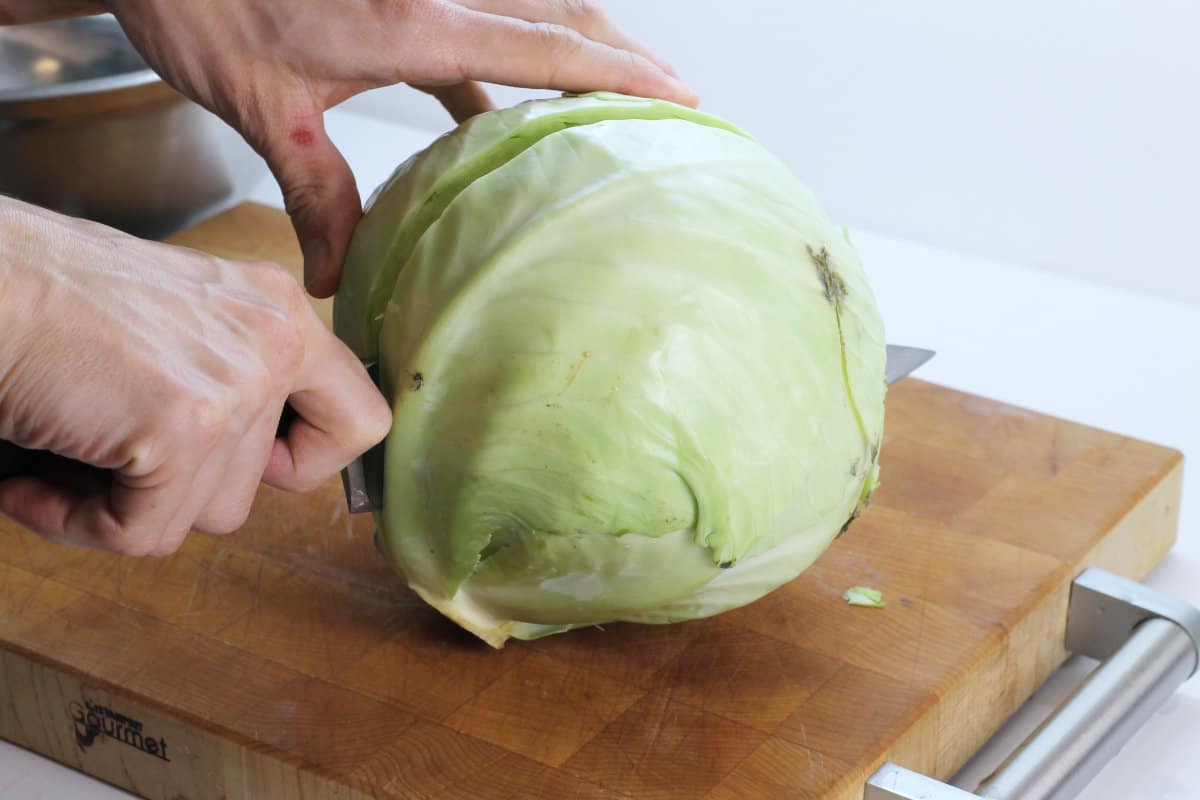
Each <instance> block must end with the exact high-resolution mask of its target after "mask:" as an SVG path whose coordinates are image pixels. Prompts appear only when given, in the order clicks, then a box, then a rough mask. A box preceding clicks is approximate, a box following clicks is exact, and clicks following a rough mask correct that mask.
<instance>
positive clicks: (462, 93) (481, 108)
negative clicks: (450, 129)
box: [413, 81, 496, 123]
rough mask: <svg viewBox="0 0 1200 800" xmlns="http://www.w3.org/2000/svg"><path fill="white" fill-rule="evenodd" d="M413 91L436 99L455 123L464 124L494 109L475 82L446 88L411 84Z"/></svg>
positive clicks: (465, 82)
mask: <svg viewBox="0 0 1200 800" xmlns="http://www.w3.org/2000/svg"><path fill="white" fill-rule="evenodd" d="M413 88H414V89H420V90H421V91H422V92H425V93H426V94H431V95H433V96H434V97H436V98H437V99H438V102H440V103H441V104H442V107H443V108H445V109H446V110H447V111H448V112H450V116H451V117H452V118H453V119H454V121H455V122H459V123H462V122H466V121H467V120H469V119H470V118H471V117H473V116H475V115H476V114H483V113H485V112H488V111H491V110H492V109H494V108H495V107H496V105H495V104H494V103H493V102H492V98H490V97H488V93H487V92H486V91H484V89H483V87H482V86H480V85H479V84H478V83H477V82H475V81H463V82H462V83H452V84H450V85H448V86H421V85H417V84H413Z"/></svg>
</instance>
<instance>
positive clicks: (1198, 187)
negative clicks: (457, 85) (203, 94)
mask: <svg viewBox="0 0 1200 800" xmlns="http://www.w3.org/2000/svg"><path fill="white" fill-rule="evenodd" d="M601 2H602V5H603V7H604V8H606V9H608V11H609V12H610V14H611V16H613V17H614V18H615V19H616V20H618V21H619V22H620V23H621V24H622V25H623V26H624V27H625V28H626V29H627V30H628V31H630V32H631V33H633V34H634V35H636V36H638V37H639V38H640V39H642V40H643V41H645V42H646V43H648V44H649V45H650V46H652V47H653V48H654V49H655V50H656V51H657V52H659V53H660V54H661V55H662V56H663V57H665V58H666V59H667V60H669V61H671V62H672V63H673V64H674V65H675V67H676V68H677V69H678V70H679V71H680V73H682V75H683V77H684V78H685V79H686V80H687V81H688V82H689V83H690V84H691V85H692V86H693V87H694V88H695V89H696V90H697V91H699V93H700V95H701V102H702V107H703V108H705V109H706V110H709V111H712V112H714V113H716V114H719V115H721V116H725V117H727V118H729V119H730V120H731V121H733V122H735V123H736V124H739V125H741V126H742V127H743V128H745V129H746V130H748V131H749V132H751V133H753V134H755V135H756V136H757V137H758V138H760V139H761V140H762V141H763V142H764V143H765V144H766V145H767V146H769V147H770V148H771V149H772V150H774V151H775V152H776V153H777V154H778V155H780V156H781V157H783V158H784V160H785V161H787V162H788V164H789V165H790V166H791V167H792V169H794V170H795V171H796V172H797V174H799V175H800V176H801V178H802V179H803V180H804V181H805V182H806V183H808V184H809V185H810V186H811V187H812V188H813V189H814V191H815V192H816V193H817V196H818V197H820V198H821V199H822V201H823V202H824V203H825V205H826V208H827V210H828V211H829V212H830V213H831V214H832V215H833V216H834V217H836V218H837V219H839V220H842V221H844V222H846V223H848V224H850V225H851V226H854V227H861V228H867V229H870V230H874V231H879V232H881V233H888V234H892V235H896V236H900V237H903V238H906V239H912V240H916V241H922V242H929V243H933V244H936V245H939V246H941V247H944V248H949V249H952V250H959V251H963V252H967V253H975V254H979V255H983V256H988V257H991V258H997V259H1001V260H1005V261H1014V262H1017V263H1022V264H1028V265H1031V266H1037V267H1040V268H1045V269H1050V270H1055V271H1058V272H1062V273H1066V274H1073V275H1078V276H1082V277H1086V278H1091V279H1096V280H1101V281H1105V282H1108V283H1111V284H1114V285H1118V286H1127V287H1133V288H1137V289H1139V290H1142V291H1149V292H1155V293H1158V294H1159V295H1161V296H1165V297H1172V298H1177V299H1183V300H1187V301H1190V302H1192V303H1197V304H1200V255H1197V244H1196V238H1197V233H1198V232H1200V3H1197V2H1195V0H1145V2H1134V1H1133V0H1053V1H1052V2H1044V1H1038V2H1035V1H1034V0H1007V1H1006V2H998V1H997V0H985V1H983V2H978V1H977V2H962V0H908V1H907V2H883V1H882V0H876V1H875V2H868V1H867V0H840V1H839V2H825V3H814V2H811V1H809V2H793V1H792V0H727V1H726V2H712V0H699V1H697V0H607V2H605V1H604V0H601ZM499 96H500V98H501V99H503V100H504V101H506V102H507V101H511V100H512V99H514V98H516V97H518V96H520V95H519V94H518V93H515V92H504V93H501V94H500V95H499ZM351 107H352V108H356V109H358V110H367V111H369V112H370V113H372V114H377V115H380V116H381V117H383V118H390V119H395V120H400V121H407V122H415V123H417V124H419V125H424V126H427V127H429V128H430V129H431V130H442V129H444V128H446V127H447V125H448V123H447V121H446V119H445V115H444V114H442V113H441V111H440V109H438V108H437V107H436V103H435V102H434V101H433V100H431V99H428V98H425V97H418V96H417V95H416V93H415V92H412V91H411V90H408V89H404V88H401V89H392V90H385V91H379V92H373V93H371V94H369V95H366V96H364V97H362V98H360V99H358V100H355V101H352V102H351Z"/></svg>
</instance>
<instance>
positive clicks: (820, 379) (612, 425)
mask: <svg viewBox="0 0 1200 800" xmlns="http://www.w3.org/2000/svg"><path fill="white" fill-rule="evenodd" d="M334 318H335V330H336V332H337V334H338V335H339V336H340V337H341V338H342V340H343V341H345V342H346V343H347V344H348V345H349V346H350V347H351V349H353V350H354V351H355V353H356V354H357V355H358V356H359V357H360V358H361V359H363V360H364V361H368V362H376V363H377V364H378V369H379V381H380V388H381V390H382V391H383V393H384V395H385V396H386V397H387V398H388V399H389V400H390V402H391V404H392V406H393V408H394V423H393V427H392V430H391V433H390V435H389V436H388V438H387V440H386V443H385V456H384V459H383V461H384V467H383V476H382V485H383V487H384V490H383V508H382V510H381V511H380V512H378V514H377V522H378V525H379V536H378V541H379V543H380V548H381V550H382V551H383V553H384V555H385V557H386V558H387V559H388V561H389V562H390V564H391V565H392V566H393V567H394V569H395V570H396V571H397V572H398V573H400V574H401V575H402V576H403V577H404V578H405V579H406V580H407V581H408V583H409V585H410V586H411V587H412V588H413V589H414V590H415V591H416V592H417V593H418V594H419V595H420V596H421V597H422V598H424V600H425V601H427V602H428V603H429V604H431V605H432V606H433V607H435V608H436V609H437V610H438V611H440V612H441V613H443V614H444V615H446V616H447V617H449V618H450V619H452V620H454V621H455V622H456V623H458V624H459V625H461V626H462V627H463V628H466V629H467V630H469V631H471V632H473V633H474V634H476V635H478V636H479V637H480V638H482V639H483V640H485V641H486V642H488V643H490V644H491V645H493V646H495V647H499V646H501V645H502V644H503V643H504V641H505V640H506V639H508V638H509V637H517V638H520V639H532V638H537V637H541V636H546V635H548V634H553V633H558V632H561V631H566V630H568V629H571V628H575V627H579V626H587V625H597V624H601V623H605V622H610V621H617V620H625V621H632V622H640V623H671V622H676V621H680V620H688V619H695V618H699V617H705V616H710V615H713V614H717V613H720V612H722V611H725V610H728V609H731V608H735V607H738V606H742V605H745V604H747V603H750V602H752V601H754V600H756V599H757V598H759V597H761V596H763V595H764V594H766V593H767V592H770V591H772V590H773V589H775V588H777V587H778V586H780V585H781V584H783V583H785V582H788V581H790V580H792V579H793V578H795V577H796V576H797V575H799V574H800V573H801V572H802V571H804V570H805V569H806V568H807V567H808V566H809V565H810V564H812V562H813V561H814V560H815V559H816V558H817V557H818V556H819V555H820V554H821V553H822V552H823V551H824V550H825V549H826V548H827V547H828V546H829V544H830V543H831V542H832V541H833V539H834V538H835V537H836V536H837V535H838V534H839V533H840V532H841V531H842V530H843V529H844V527H845V526H846V525H847V524H848V522H849V521H850V520H851V519H853V518H854V517H855V516H856V515H857V514H858V513H859V510H860V509H861V507H862V506H863V504H865V502H866V501H867V500H869V498H870V495H871V493H872V492H873V490H874V489H875V487H876V486H877V484H878V459H879V449H880V444H881V440H882V433H883V419H884V400H885V394H886V384H885V379H884V367H885V359H886V348H885V343H884V336H883V324H882V321H881V319H880V314H879V311H878V308H877V306H876V302H875V299H874V297H873V294H872V291H871V288H870V286H869V285H868V283H867V280H866V277H865V275H864V273H863V270H862V267H861V265H860V261H859V257H858V255H857V253H856V251H855V249H854V247H853V246H852V244H851V243H850V241H849V239H848V237H847V235H846V234H845V232H844V230H842V229H839V228H838V227H836V226H835V225H834V224H832V223H831V222H830V220H829V219H828V218H827V217H826V216H825V214H824V213H823V212H822V210H821V209H820V207H819V206H818V204H817V202H816V200H815V199H814V197H813V196H812V194H811V193H810V192H809V191H808V190H807V189H806V188H805V187H804V186H803V185H801V183H800V182H798V181H797V179H796V178H795V177H794V176H793V174H792V173H791V172H790V171H789V170H788V168H787V167H786V166H784V165H783V164H782V163H781V162H780V161H779V160H777V159H776V158H775V157H773V156H772V155H771V154H770V153H769V152H768V151H767V150H766V149H765V148H764V147H763V146H762V145H760V144H759V143H757V142H756V141H755V140H754V139H753V138H751V137H750V136H749V135H747V134H746V133H745V132H743V131H741V130H739V129H738V128H736V127H734V126H733V125H731V124H729V123H728V122H725V121H723V120H721V119H718V118H716V117H713V116H710V115H708V114H704V113H700V112H697V111H694V110H691V109H688V108H684V107H681V106H677V105H673V104H670V103H665V102H660V101H656V100H647V99H641V98H634V97H626V96H623V95H614V94H608V93H598V94H589V95H581V96H573V95H568V96H563V97H561V98H554V99H550V100H536V101H530V102H527V103H524V104H521V105H518V106H515V107H513V108H508V109H504V110H500V111H494V112H491V113H487V114H483V115H481V116H478V117H475V118H473V119H471V120H470V121H468V122H466V123H465V124H463V125H462V126H460V127H459V128H458V129H456V130H454V131H452V132H450V133H448V134H446V135H445V136H443V137H441V138H440V139H438V140H437V141H435V142H434V143H433V144H432V145H431V146H430V147H428V148H427V149H426V150H424V151H422V152H420V153H418V154H417V155H415V156H413V157H412V158H410V159H408V160H407V161H406V162H405V163H403V164H402V165H401V166H400V167H399V168H398V169H397V170H396V171H395V173H394V174H393V175H392V177H391V178H390V179H389V180H388V181H386V182H385V183H384V184H383V185H382V186H380V187H379V188H378V189H377V190H376V191H375V193H374V194H373V195H372V196H371V198H370V200H369V202H368V204H367V209H366V212H365V216H364V217H363V219H362V221H361V223H360V224H359V226H358V228H357V229H356V231H355V234H354V237H353V240H352V242H351V246H350V251H349V255H348V257H347V262H346V267H345V274H344V278H343V282H342V286H341V288H340V290H339V292H338V295H337V297H336V300H335V306H334Z"/></svg>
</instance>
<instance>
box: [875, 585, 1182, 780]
mask: <svg viewBox="0 0 1200 800" xmlns="http://www.w3.org/2000/svg"><path fill="white" fill-rule="evenodd" d="M1066 648H1067V650H1069V651H1071V652H1072V653H1077V654H1080V655H1086V656H1090V657H1091V658H1095V659H1098V660H1100V661H1101V664H1100V665H1099V666H1098V667H1096V669H1095V670H1093V671H1092V673H1091V674H1090V675H1088V677H1087V679H1086V680H1085V681H1084V682H1083V683H1082V684H1080V686H1079V687H1078V688H1076V689H1075V691H1074V692H1072V693H1071V695H1070V696H1068V697H1067V699H1066V700H1064V701H1063V702H1062V703H1061V704H1060V705H1059V706H1058V708H1057V709H1055V711H1054V713H1053V714H1052V715H1051V716H1050V717H1049V718H1048V719H1047V720H1046V721H1045V722H1043V723H1042V725H1041V726H1040V727H1039V728H1038V729H1037V730H1035V731H1034V732H1033V733H1032V734H1030V735H1029V737H1028V738H1027V739H1026V740H1025V741H1024V743H1023V744H1022V745H1021V746H1020V747H1019V748H1018V749H1017V750H1016V751H1015V752H1014V753H1013V754H1012V755H1011V756H1009V758H1008V760H1006V761H1005V762H1004V763H1003V764H1002V765H1001V766H1000V767H999V768H998V769H997V770H996V771H995V772H993V773H992V774H991V775H990V776H989V777H988V778H987V779H986V780H985V781H984V782H983V783H982V784H980V786H979V787H978V788H977V789H976V790H975V792H976V793H975V794H972V793H971V792H967V791H964V790H962V789H958V788H956V787H953V786H950V785H948V784H945V783H942V782H941V781H937V780H934V779H933V778H929V777H927V776H925V775H922V774H920V773H918V772H913V771H912V770H909V769H906V768H904V767H902V766H900V765H899V764H893V763H887V764H884V765H883V766H882V767H880V768H879V770H877V771H876V772H875V774H874V775H872V776H871V778H870V780H868V781H867V785H866V789H865V791H864V793H863V800H979V798H990V800H1068V798H1073V797H1075V796H1077V795H1078V794H1079V792H1080V791H1082V790H1083V787H1085V786H1087V784H1088V783H1089V782H1090V781H1091V780H1092V778H1094V777H1095V776H1096V773H1098V772H1099V771H1100V769H1101V768H1102V767H1103V766H1104V765H1105V764H1106V763H1107V762H1108V760H1109V759H1110V758H1112V756H1114V755H1115V754H1116V753H1117V751H1118V750H1120V749H1121V747H1122V746H1123V745H1124V744H1125V742H1127V741H1128V740H1129V739H1130V738H1131V737H1132V736H1133V734H1134V733H1135V732H1136V731H1137V730H1138V729H1139V728H1140V727H1141V726H1142V724H1143V723H1144V722H1145V721H1146V720H1147V719H1148V718H1149V717H1150V715H1151V714H1153V713H1154V712H1155V711H1156V710H1157V709H1158V707H1159V706H1161V705H1162V704H1163V702H1164V701H1165V700H1166V699H1167V698H1168V697H1170V696H1171V695H1172V694H1173V693H1174V692H1175V690H1176V689H1178V688H1179V687H1180V686H1181V685H1182V684H1183V683H1184V682H1185V681H1186V680H1187V679H1188V678H1189V677H1191V676H1192V675H1193V674H1194V673H1195V672H1196V670H1197V667H1198V666H1200V610H1197V609H1196V608H1195V607H1194V606H1192V605H1190V604H1188V603H1185V602H1183V601H1181V600H1178V599H1176V598H1174V597H1171V596H1169V595H1166V594H1163V593H1162V592H1158V591H1156V590H1154V589H1150V588H1149V587H1146V586H1143V585H1142V584H1140V583H1137V582H1136V581H1131V580H1128V579H1127V578H1122V577H1120V576H1118V575H1113V574H1112V573H1110V572H1105V571H1104V570H1099V569H1088V570H1086V571H1084V572H1083V573H1082V574H1080V575H1079V577H1078V578H1076V579H1075V582H1074V583H1073V584H1072V585H1071V599H1070V606H1069V610H1068V612H1067V639H1066Z"/></svg>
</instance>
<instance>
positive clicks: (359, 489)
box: [0, 344, 934, 514]
mask: <svg viewBox="0 0 1200 800" xmlns="http://www.w3.org/2000/svg"><path fill="white" fill-rule="evenodd" d="M933 355H934V353H933V351H932V350H925V349H922V348H919V347H903V346H900V345H892V344H889V345H888V346H887V368H886V370H885V375H886V376H887V382H888V383H889V384H891V383H895V382H896V381H898V380H900V379H901V378H904V377H906V376H908V375H909V374H911V373H912V372H913V371H914V370H915V369H917V368H918V367H920V366H921V365H922V364H924V363H925V362H926V361H928V360H929V359H931V358H933ZM370 372H371V377H372V379H376V380H377V375H376V373H375V370H374V369H371V370H370ZM294 416H295V414H294V412H293V411H292V410H291V407H290V406H288V407H285V408H284V414H283V418H282V419H281V420H280V425H279V427H280V434H281V435H282V434H283V433H284V432H286V431H287V427H288V425H289V424H290V423H291V420H292V419H293V418H294ZM39 475H42V476H51V475H54V476H64V477H67V478H79V477H82V476H88V477H91V478H92V479H93V480H94V479H95V478H96V477H99V478H102V479H103V478H105V477H107V476H108V475H107V471H105V470H99V469H97V468H95V467H91V466H88V465H87V464H83V463H80V462H78V461H73V460H71V459H69V458H63V457H62V456H59V455H55V454H54V453H50V452H47V451H44V450H26V449H24V448H21V447H17V446H16V445H14V444H12V443H10V442H6V441H3V440H0V480H4V479H5V478H14V477H20V476H39ZM382 476H383V445H382V444H380V445H378V446H377V447H375V448H373V449H372V450H370V451H369V452H367V453H366V454H364V455H363V456H362V457H361V458H356V459H355V460H354V461H353V462H352V463H351V464H350V465H349V466H347V467H346V468H345V469H344V470H342V488H343V489H344V490H345V492H346V504H347V506H349V508H350V513H352V514H358V513H362V512H366V511H377V510H379V509H380V508H382V507H383V482H382Z"/></svg>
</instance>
